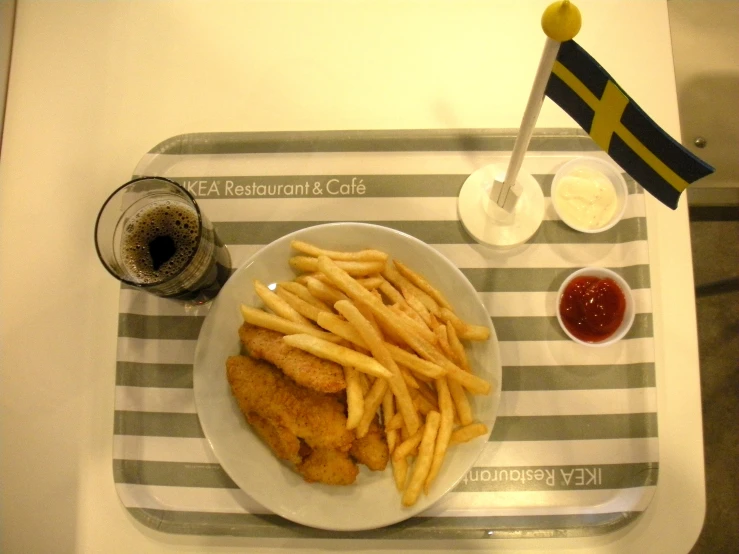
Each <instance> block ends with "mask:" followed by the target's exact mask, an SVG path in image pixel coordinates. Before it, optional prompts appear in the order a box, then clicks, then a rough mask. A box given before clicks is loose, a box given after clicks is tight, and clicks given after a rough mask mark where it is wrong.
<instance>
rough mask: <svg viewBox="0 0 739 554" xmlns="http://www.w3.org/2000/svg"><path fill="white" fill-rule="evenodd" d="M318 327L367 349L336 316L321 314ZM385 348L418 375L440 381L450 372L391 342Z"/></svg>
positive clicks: (360, 338) (348, 325)
mask: <svg viewBox="0 0 739 554" xmlns="http://www.w3.org/2000/svg"><path fill="white" fill-rule="evenodd" d="M318 325H320V326H321V327H323V328H324V329H327V330H329V331H331V332H332V333H333V334H334V335H337V336H339V337H341V338H343V339H345V340H348V341H349V342H351V343H353V344H356V345H358V346H360V347H366V344H365V342H364V341H363V340H362V337H360V336H359V333H357V331H356V330H355V329H354V328H353V327H352V326H351V324H350V323H348V322H346V321H344V320H343V319H340V318H339V317H337V316H336V315H334V314H330V313H327V312H326V313H322V314H320V315H319V316H318ZM385 347H386V348H387V349H388V351H389V352H390V355H391V356H392V357H393V360H395V361H396V362H397V363H398V364H399V365H401V366H404V367H406V368H408V369H410V370H411V371H413V372H414V373H416V374H417V375H422V376H424V377H427V378H429V379H438V378H439V377H441V376H443V375H446V374H447V372H448V371H447V370H446V369H444V368H442V367H441V366H439V365H437V364H434V363H433V362H429V361H428V360H424V359H423V358H419V357H418V356H416V355H415V354H412V353H410V352H407V351H405V350H403V349H402V348H399V347H398V346H395V345H394V344H390V343H389V342H385ZM460 371H461V370H460ZM463 373H464V372H463ZM469 375H471V374H469ZM473 377H474V376H473Z"/></svg>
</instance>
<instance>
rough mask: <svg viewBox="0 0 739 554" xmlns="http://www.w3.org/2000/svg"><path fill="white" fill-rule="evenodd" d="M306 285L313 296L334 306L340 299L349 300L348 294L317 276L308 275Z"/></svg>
mask: <svg viewBox="0 0 739 554" xmlns="http://www.w3.org/2000/svg"><path fill="white" fill-rule="evenodd" d="M305 286H306V287H308V292H310V293H311V294H312V295H313V296H315V297H316V298H318V299H319V300H321V301H322V302H326V303H327V304H330V305H331V306H333V305H334V304H336V303H337V302H338V301H339V300H348V298H347V297H346V295H345V294H344V293H342V292H341V291H340V290H337V289H336V288H335V287H332V286H331V285H328V284H326V283H324V282H323V281H319V280H318V279H316V278H315V277H306V279H305Z"/></svg>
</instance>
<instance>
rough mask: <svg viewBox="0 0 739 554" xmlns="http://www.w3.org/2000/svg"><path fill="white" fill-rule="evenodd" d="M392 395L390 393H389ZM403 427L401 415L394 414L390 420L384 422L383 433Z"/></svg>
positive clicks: (398, 413)
mask: <svg viewBox="0 0 739 554" xmlns="http://www.w3.org/2000/svg"><path fill="white" fill-rule="evenodd" d="M391 394H392V393H391ZM402 427H403V414H401V413H400V412H395V414H394V415H393V417H392V418H390V419H389V420H388V421H387V422H385V432H386V433H388V432H389V431H397V430H398V429H401V428H402Z"/></svg>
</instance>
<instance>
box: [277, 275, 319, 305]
mask: <svg viewBox="0 0 739 554" xmlns="http://www.w3.org/2000/svg"><path fill="white" fill-rule="evenodd" d="M280 289H284V290H286V291H288V292H291V293H293V294H294V295H295V296H297V297H298V298H300V299H301V300H303V301H305V302H308V304H310V305H311V306H315V307H316V308H318V309H319V310H326V311H331V308H330V307H329V306H328V304H325V303H324V302H321V301H320V300H318V298H316V297H315V296H313V295H312V294H311V293H310V291H309V290H308V287H306V286H305V285H304V284H303V283H298V282H297V281H283V282H281V283H278V284H277V290H280Z"/></svg>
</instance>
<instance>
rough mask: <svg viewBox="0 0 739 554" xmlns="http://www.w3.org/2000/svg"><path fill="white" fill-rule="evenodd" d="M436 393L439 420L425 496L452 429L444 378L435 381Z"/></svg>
mask: <svg viewBox="0 0 739 554" xmlns="http://www.w3.org/2000/svg"><path fill="white" fill-rule="evenodd" d="M436 391H437V394H438V401H439V413H440V414H441V420H440V422H439V433H438V434H437V435H436V444H434V457H433V459H432V460H431V467H430V468H429V473H428V475H427V476H426V481H425V482H424V484H423V490H424V492H425V493H426V494H428V493H429V488H430V487H431V483H433V482H434V479H436V476H437V475H438V473H439V469H441V466H442V464H443V463H444V457H445V456H446V451H447V448H448V447H449V439H450V438H451V436H452V428H453V427H454V407H453V405H452V397H451V395H450V393H449V385H448V383H447V380H446V378H444V377H442V378H441V379H438V380H437V381H436Z"/></svg>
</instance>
